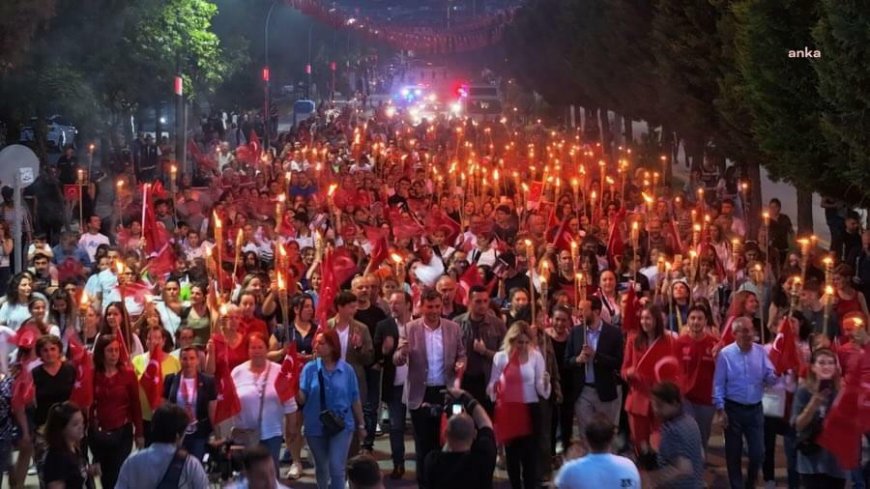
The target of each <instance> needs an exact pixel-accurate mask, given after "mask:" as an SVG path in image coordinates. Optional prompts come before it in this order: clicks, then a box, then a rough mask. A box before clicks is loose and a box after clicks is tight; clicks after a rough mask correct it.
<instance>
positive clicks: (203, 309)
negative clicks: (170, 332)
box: [181, 283, 218, 346]
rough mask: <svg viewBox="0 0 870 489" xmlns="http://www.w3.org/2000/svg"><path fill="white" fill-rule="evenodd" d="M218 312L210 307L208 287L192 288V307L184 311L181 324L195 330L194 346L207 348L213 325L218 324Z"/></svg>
mask: <svg viewBox="0 0 870 489" xmlns="http://www.w3.org/2000/svg"><path fill="white" fill-rule="evenodd" d="M217 316H218V311H217V310H215V309H213V308H211V307H210V306H209V295H208V285H206V284H203V283H195V284H193V285H191V286H190V306H188V307H186V308H184V309H182V311H181V323H182V325H183V326H187V327H189V328H190V329H192V330H193V333H194V337H195V339H194V344H195V345H198V346H205V345H206V344H208V340H209V337H210V336H211V328H212V325H214V324H217V320H218V317H217Z"/></svg>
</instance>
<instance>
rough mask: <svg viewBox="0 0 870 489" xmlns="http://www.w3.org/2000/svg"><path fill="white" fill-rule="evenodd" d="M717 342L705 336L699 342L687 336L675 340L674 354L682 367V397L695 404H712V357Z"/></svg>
mask: <svg viewBox="0 0 870 489" xmlns="http://www.w3.org/2000/svg"><path fill="white" fill-rule="evenodd" d="M717 343H718V340H717V339H716V337H714V336H712V335H710V334H705V335H704V337H703V338H701V339H700V340H695V339H694V338H692V337H691V336H689V335H682V336H680V337H679V338H677V344H676V350H677V351H676V353H677V358H678V359H679V361H680V365H681V366H682V367H683V386H682V387H683V395H684V396H685V397H686V399H687V400H689V401H691V402H693V403H695V404H703V405H705V406H711V405H712V404H713V373H714V372H715V370H716V357H714V356H713V348H715V346H716V344H717Z"/></svg>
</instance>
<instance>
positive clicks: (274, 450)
mask: <svg viewBox="0 0 870 489" xmlns="http://www.w3.org/2000/svg"><path fill="white" fill-rule="evenodd" d="M283 441H284V438H283V437H280V436H273V437H272V438H268V439H266V440H260V444H261V445H263V446H264V447H266V448H268V449H269V453H271V454H272V461H273V462H275V473H276V474H277V473H279V471H280V469H281V462H280V461H279V459H280V458H281V443H282V442H283Z"/></svg>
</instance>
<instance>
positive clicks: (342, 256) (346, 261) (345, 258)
mask: <svg viewBox="0 0 870 489" xmlns="http://www.w3.org/2000/svg"><path fill="white" fill-rule="evenodd" d="M332 268H333V269H334V271H335V281H336V283H337V284H338V286H339V287H340V286H342V285H343V284H344V283H345V282H347V281H348V280H350V279H351V278H353V276H354V275H356V273H357V271H358V268H357V266H356V259H354V256H353V254H352V253H351V252H350V250H349V249H347V248H345V247H343V246H342V247H341V248H336V249H335V250H334V251H333V254H332Z"/></svg>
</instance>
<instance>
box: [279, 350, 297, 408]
mask: <svg viewBox="0 0 870 489" xmlns="http://www.w3.org/2000/svg"><path fill="white" fill-rule="evenodd" d="M302 366H303V363H302V361H301V360H300V358H299V355H298V354H297V352H296V342H295V341H291V342H290V344H289V345H287V348H286V349H285V353H284V361H283V362H281V371H280V372H279V373H278V377H277V378H276V379H275V392H277V393H278V399H280V400H281V402H287V401H288V400H289V399H292V398H293V397H294V396H295V395H296V393H297V392H299V373H300V372H301V371H302Z"/></svg>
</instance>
